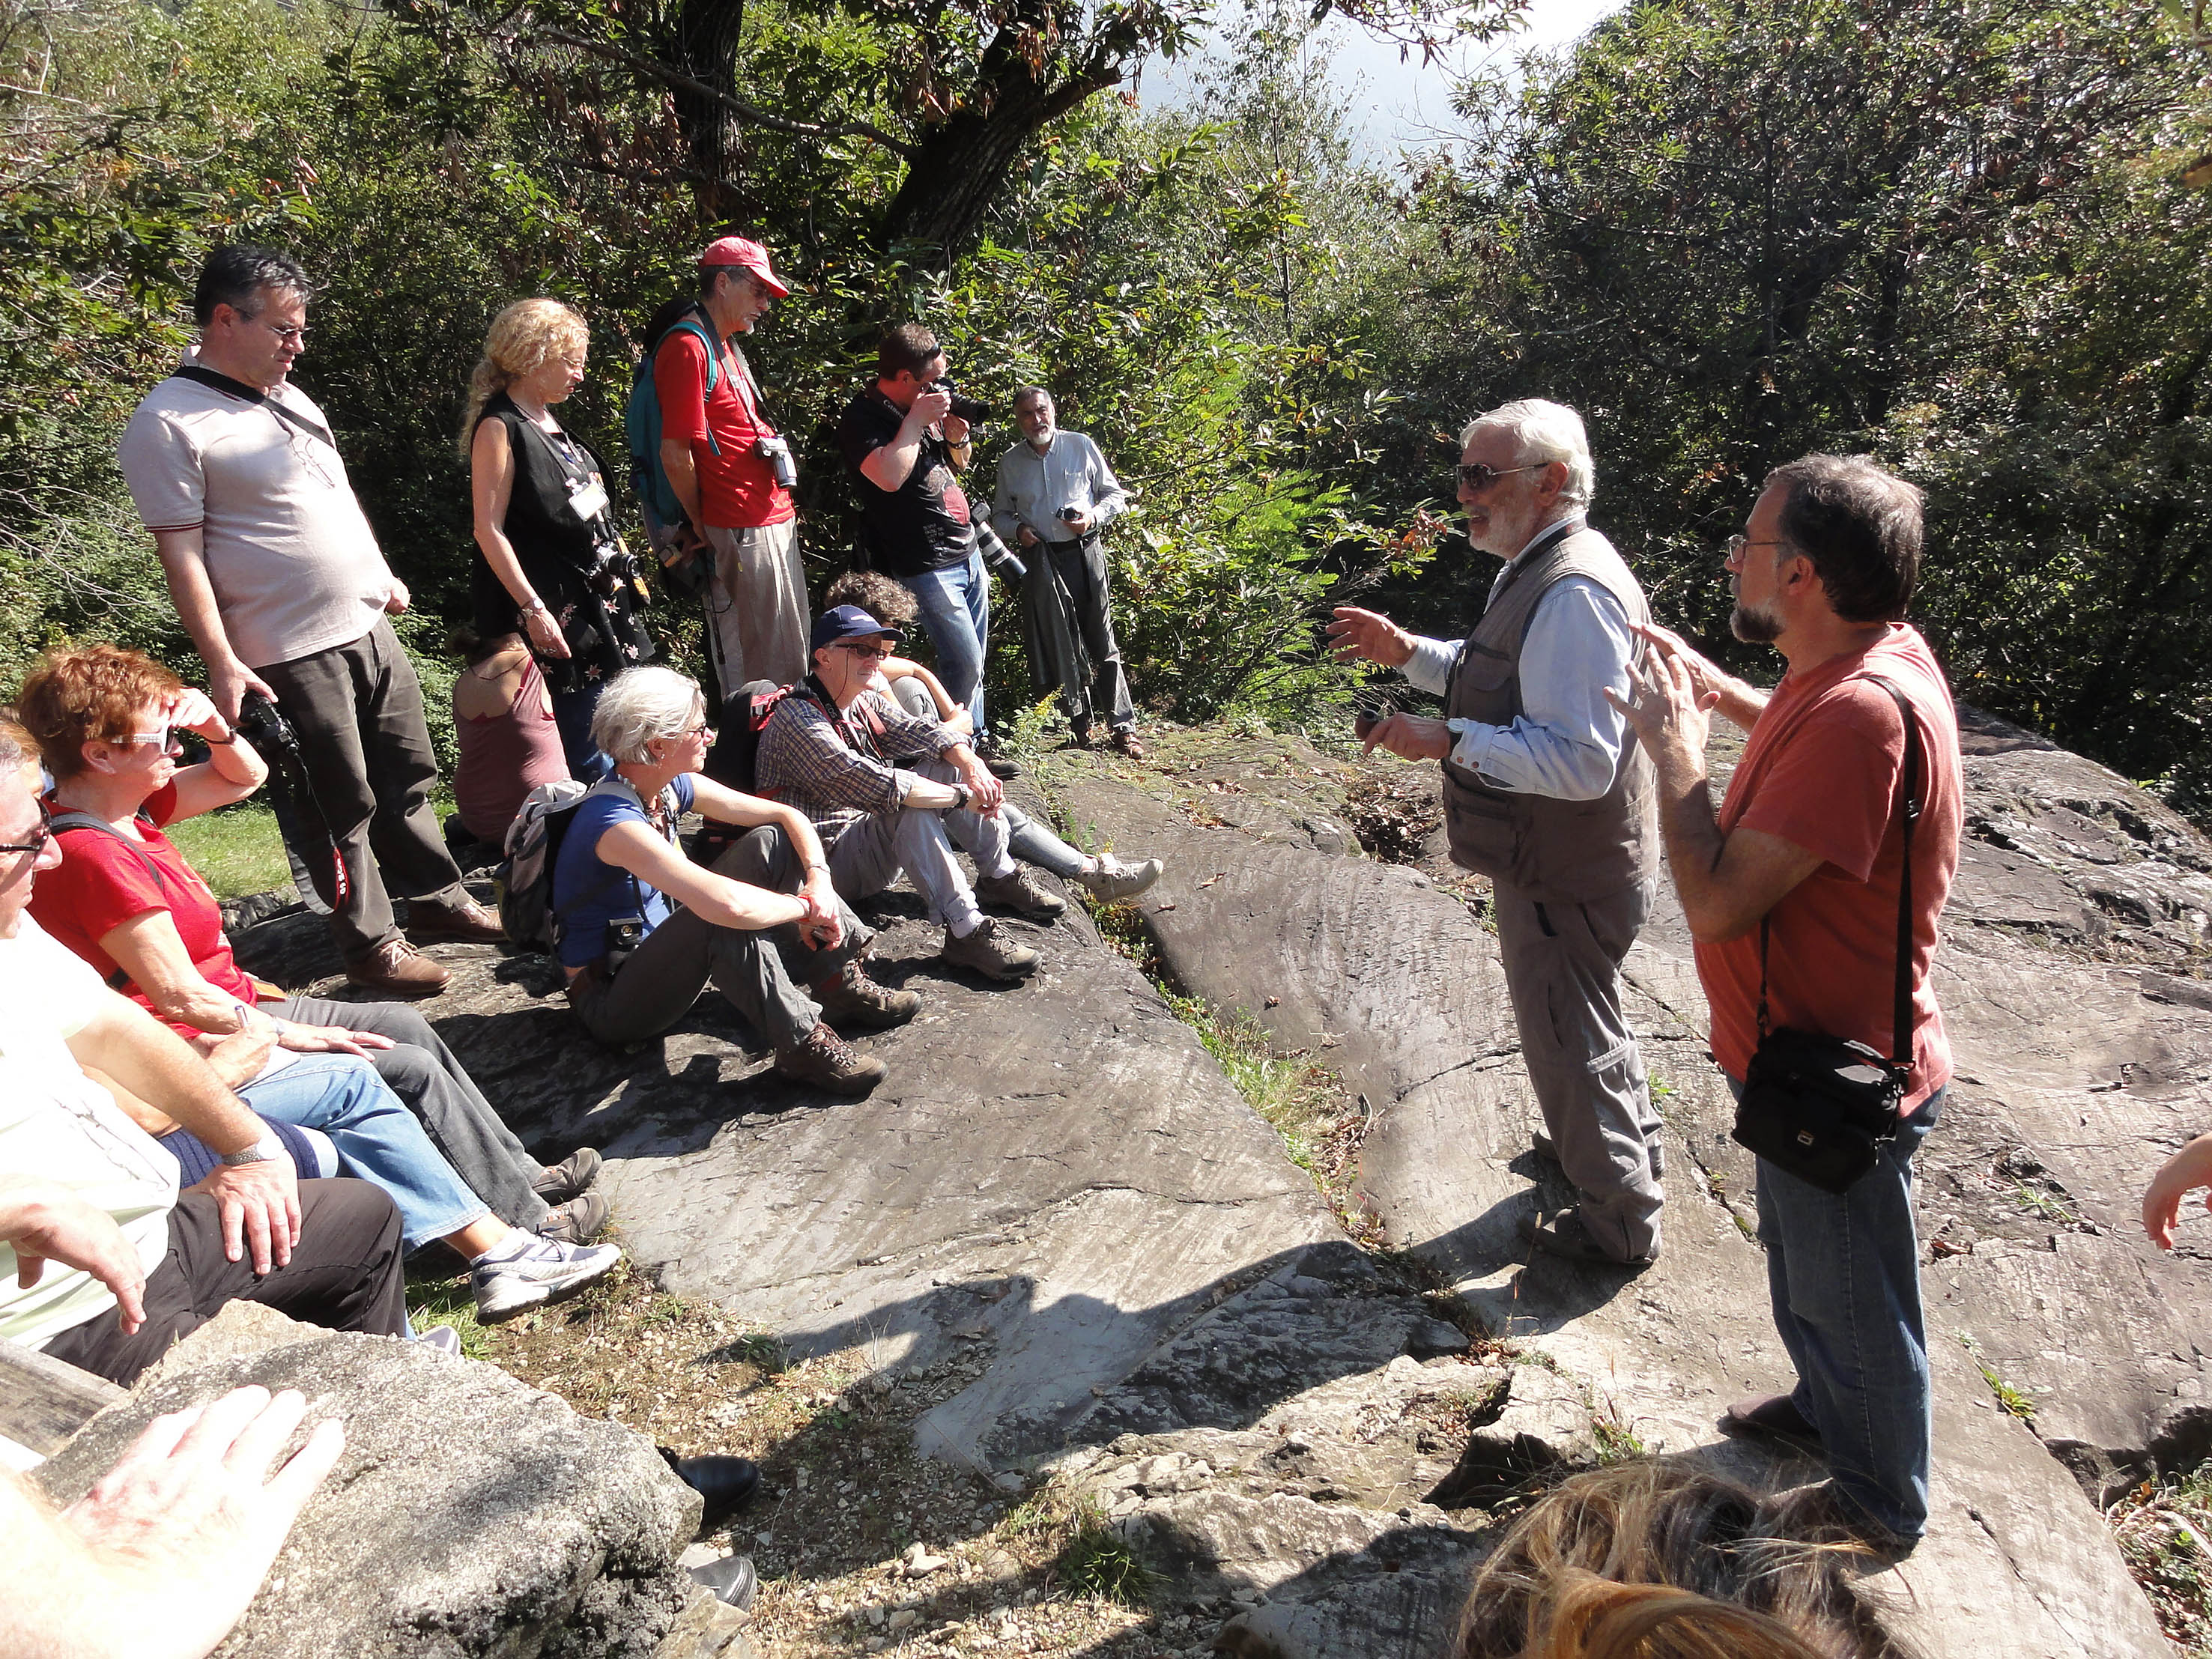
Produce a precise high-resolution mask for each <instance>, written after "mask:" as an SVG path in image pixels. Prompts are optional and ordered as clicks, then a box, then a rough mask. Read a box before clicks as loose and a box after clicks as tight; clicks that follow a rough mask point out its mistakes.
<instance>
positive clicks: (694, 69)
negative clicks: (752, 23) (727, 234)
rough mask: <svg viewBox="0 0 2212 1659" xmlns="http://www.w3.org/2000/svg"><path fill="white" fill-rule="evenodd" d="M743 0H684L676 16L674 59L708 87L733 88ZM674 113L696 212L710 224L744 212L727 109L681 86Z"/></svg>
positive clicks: (736, 144)
mask: <svg viewBox="0 0 2212 1659" xmlns="http://www.w3.org/2000/svg"><path fill="white" fill-rule="evenodd" d="M744 24H745V0H684V4H683V9H681V10H680V11H679V12H678V14H677V19H676V51H677V62H678V66H679V67H680V68H681V69H682V70H684V73H685V74H687V75H689V76H691V77H692V78H693V79H695V80H697V81H702V82H705V83H706V84H707V85H708V86H710V87H715V88H722V89H724V90H727V91H732V92H733V91H735V90H736V79H737V67H738V36H739V35H740V34H742V33H744ZM674 95H675V100H676V118H677V121H678V124H679V125H681V126H682V128H683V131H684V146H685V148H686V149H687V150H688V151H689V152H690V165H691V169H692V171H693V172H695V173H697V174H698V175H699V181H698V182H697V183H696V184H695V185H693V186H692V188H693V191H694V192H695V193H696V197H697V199H698V204H699V216H700V217H701V218H702V219H703V220H705V221H706V222H707V223H708V224H710V225H714V226H718V227H719V226H721V225H725V224H728V223H730V222H732V221H734V220H737V219H739V218H742V217H746V216H747V215H746V214H745V212H744V209H745V206H746V197H745V194H744V191H742V190H741V189H740V187H739V186H738V185H737V183H736V179H737V177H738V169H739V166H740V162H741V160H742V156H743V153H744V137H743V135H742V134H741V133H740V132H739V131H738V121H737V118H736V117H735V116H733V115H732V113H731V112H730V111H729V108H728V107H727V106H726V105H723V104H720V103H718V102H716V101H715V100H713V99H711V98H706V97H702V95H701V94H698V93H696V92H692V91H690V90H688V89H686V88H681V87H679V88H676V89H675V94H674Z"/></svg>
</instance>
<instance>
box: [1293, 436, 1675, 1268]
mask: <svg viewBox="0 0 2212 1659" xmlns="http://www.w3.org/2000/svg"><path fill="white" fill-rule="evenodd" d="M1460 446H1461V455H1460V465H1459V469H1458V494H1459V501H1460V504H1461V506H1462V507H1464V508H1465V509H1466V511H1467V517H1468V540H1470V541H1471V542H1472V543H1473V544H1474V545H1475V546H1476V547H1479V548H1480V549H1482V550H1484V551H1485V552H1487V553H1490V554H1492V555H1494V556H1497V557H1498V558H1500V559H1503V560H1504V562H1505V568H1504V569H1503V570H1501V571H1499V572H1498V576H1497V578H1496V580H1494V581H1492V583H1491V584H1490V589H1489V594H1488V598H1487V599H1486V603H1485V605H1484V608H1483V611H1482V614H1481V616H1480V618H1479V619H1478V620H1477V621H1476V623H1475V624H1474V629H1473V631H1472V632H1470V633H1469V634H1468V637H1467V639H1466V640H1465V641H1463V642H1461V643H1458V644H1454V643H1452V642H1450V641H1445V640H1432V639H1423V638H1420V637H1419V636H1417V635H1413V634H1409V633H1407V631H1406V630H1405V629H1402V628H1400V627H1398V626H1397V625H1396V624H1395V623H1392V622H1391V621H1390V620H1389V618H1388V617H1383V616H1380V615H1378V614H1376V612H1374V611H1361V610H1358V609H1356V608H1354V607H1352V606H1350V605H1345V606H1340V607H1339V608H1338V610H1337V611H1336V620H1335V621H1334V622H1333V623H1330V625H1329V629H1328V632H1329V637H1330V640H1331V641H1332V643H1334V645H1335V647H1337V656H1338V659H1339V660H1340V661H1344V662H1350V661H1353V660H1356V659H1362V658H1364V659H1367V660H1369V661H1371V662H1379V663H1383V664H1384V665H1388V666H1389V667H1393V668H1397V669H1400V670H1401V671H1403V672H1404V674H1405V676H1406V678H1407V679H1408V680H1410V681H1411V682H1412V683H1413V684H1414V685H1416V686H1418V687H1419V688H1421V689H1422V690H1427V691H1433V692H1437V693H1440V694H1441V695H1442V696H1443V699H1444V714H1443V718H1442V719H1431V718H1428V717H1425V716H1421V715H1414V714H1393V715H1391V716H1390V717H1389V719H1388V720H1383V721H1382V722H1381V723H1380V724H1379V725H1378V726H1376V728H1375V729H1374V731H1373V732H1371V733H1370V734H1369V737H1368V739H1367V744H1368V747H1369V748H1370V750H1372V749H1374V748H1376V747H1377V746H1378V745H1379V746H1380V747H1383V748H1385V749H1388V750H1390V752H1391V753H1392V754H1395V755H1398V756H1401V757H1404V758H1405V759H1407V760H1433V761H1438V762H1441V763H1443V801H1444V822H1445V825H1446V828H1447V830H1448V831H1449V836H1450V842H1451V855H1452V859H1453V861H1454V862H1455V863H1457V864H1458V865H1460V866H1462V867H1463V868H1465V869H1468V870H1473V871H1475V872H1479V873H1480V874H1483V875H1486V876H1488V877H1489V878H1491V883H1492V907H1493V912H1494V914H1495V915H1496V917H1497V921H1498V957H1499V961H1500V963H1501V965H1502V966H1503V967H1504V970H1505V983H1506V990H1507V993H1508V994H1509V995H1510V997H1511V998H1512V1000H1513V1010H1514V1015H1515V1018H1516V1021H1517V1023H1518V1024H1519V1026H1520V1032H1521V1049H1522V1059H1523V1060H1524V1061H1525V1062H1526V1063H1527V1065H1528V1077H1529V1081H1530V1083H1531V1084H1532V1085H1534V1091H1535V1095H1536V1103H1537V1105H1538V1107H1539V1108H1540V1109H1541V1111H1542V1113H1543V1115H1544V1124H1545V1129H1546V1131H1547V1133H1545V1134H1544V1135H1541V1136H1539V1137H1538V1139H1537V1150H1538V1151H1539V1152H1544V1153H1547V1154H1549V1155H1551V1156H1553V1157H1556V1158H1558V1159H1559V1164H1560V1165H1561V1167H1562V1168H1563V1169H1564V1170H1565V1172H1566V1175H1567V1178H1568V1179H1569V1180H1570V1181H1571V1182H1572V1183H1573V1184H1574V1187H1575V1191H1576V1199H1577V1202H1576V1204H1575V1206H1574V1207H1573V1208H1571V1209H1568V1210H1563V1211H1560V1212H1558V1213H1557V1214H1556V1215H1553V1216H1548V1217H1547V1216H1544V1215H1541V1214H1535V1215H1528V1216H1524V1217H1522V1221H1521V1233H1522V1237H1524V1238H1526V1239H1527V1240H1528V1242H1529V1243H1530V1244H1531V1245H1532V1246H1533V1247H1534V1249H1537V1250H1540V1251H1541V1252H1543V1253H1545V1254H1547V1255H1556V1256H1561V1257H1565V1258H1566V1259H1568V1260H1570V1261H1585V1262H1595V1263H1602V1264H1610V1265H1613V1266H1619V1267H1630V1268H1642V1267H1647V1266H1649V1265H1650V1263H1651V1262H1652V1261H1655V1260H1656V1259H1657V1256H1658V1254H1659V1211H1660V1207H1661V1206H1662V1203H1663V1202H1664V1195H1663V1194H1662V1192H1661V1191H1660V1187H1659V1176H1660V1172H1661V1170H1662V1165H1663V1163H1664V1157H1663V1154H1662V1151H1661V1146H1660V1139H1659V1130H1660V1122H1659V1117H1658V1114H1657V1113H1656V1112H1655V1111H1654V1110H1653V1109H1652V1107H1651V1097H1650V1090H1649V1089H1648V1088H1647V1087H1646V1085H1645V1082H1644V1063H1643V1060H1642V1059H1641V1057H1640V1056H1639V1055H1638V1053H1637V1048H1636V1037H1635V1034H1634V1033H1633V1032H1632V1031H1631V1030H1629V1029H1628V1025H1627V1022H1626V1018H1625V1017H1624V1015H1623V1013H1622V1011H1621V1006H1620V963H1621V959H1622V957H1625V956H1626V955H1627V953H1628V947H1629V946H1630V945H1632V944H1634V943H1635V940H1636V935H1637V933H1638V929H1640V928H1641V927H1643V925H1644V918H1645V916H1646V915H1648V914H1649V913H1650V907H1651V900H1652V896H1653V894H1654V891H1655V890H1656V878H1657V874H1658V864H1659V841H1658V826H1657V821H1656V797H1655V794H1654V791H1653V787H1652V773H1651V768H1650V763H1649V761H1648V760H1647V759H1646V758H1645V757H1644V755H1643V753H1642V752H1641V750H1639V748H1638V745H1637V744H1636V743H1635V741H1634V739H1633V738H1632V736H1631V735H1630V734H1629V733H1628V732H1627V729H1626V722H1625V720H1624V719H1623V717H1622V715H1621V713H1620V710H1619V709H1618V708H1614V707H1613V704H1612V702H1610V701H1609V700H1608V699H1607V696H1606V692H1607V690H1608V689H1610V690H1614V691H1617V692H1619V693H1620V695H1621V696H1623V697H1624V698H1625V697H1626V696H1627V693H1628V688H1629V669H1630V665H1632V664H1633V663H1635V662H1637V661H1638V659H1639V658H1640V654H1641V649H1642V646H1641V638H1640V635H1638V633H1637V631H1636V630H1637V629H1638V628H1639V627H1641V626H1642V625H1644V624H1645V623H1649V622H1650V611H1649V610H1648V609H1647V608H1646V606H1645V605H1644V592H1643V589H1642V588H1641V587H1639V586H1638V585H1637V581H1636V578H1635V576H1634V575H1633V574H1631V573H1630V571H1629V568H1628V567H1627V565H1626V564H1625V563H1624V562H1622V561H1621V558H1620V555H1619V554H1617V553H1616V552H1614V551H1613V546H1612V544H1610V543H1609V542H1607V540H1606V538H1604V537H1603V536H1601V535H1599V534H1598V533H1597V532H1595V531H1594V530H1592V529H1590V528H1589V525H1588V524H1587V523H1586V522H1585V520H1584V514H1585V513H1586V512H1587V510H1588V507H1589V499H1590V496H1591V495H1592V494H1593V493H1594V491H1595V470H1594V469H1593V467H1592V466H1591V465H1590V459H1589V440H1588V438H1587V437H1586V436H1585V435H1584V433H1583V422H1582V417H1581V416H1578V415H1577V414H1576V413H1575V411H1574V410H1571V409H1568V408H1565V406H1564V405H1562V404H1554V403H1547V402H1544V401H1543V400H1541V399H1537V398H1529V399H1525V400H1523V401H1521V402H1518V403H1511V404H1505V405H1504V407H1502V408H1499V409H1495V410H1491V411H1490V412H1489V413H1488V414H1486V415H1482V416H1477V417H1476V418H1475V419H1474V421H1472V422H1469V423H1468V427H1467V429H1466V430H1465V431H1464V432H1462V434H1461V435H1460Z"/></svg>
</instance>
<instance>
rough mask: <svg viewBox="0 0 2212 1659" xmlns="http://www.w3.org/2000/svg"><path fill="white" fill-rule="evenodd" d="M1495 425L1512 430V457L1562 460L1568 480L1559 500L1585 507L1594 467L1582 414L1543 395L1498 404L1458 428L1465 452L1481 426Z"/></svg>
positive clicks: (1593, 481) (1594, 479)
mask: <svg viewBox="0 0 2212 1659" xmlns="http://www.w3.org/2000/svg"><path fill="white" fill-rule="evenodd" d="M1486 426H1494V427H1498V428H1501V429H1502V430H1504V431H1506V432H1510V433H1511V434H1512V435H1513V454H1514V459H1516V461H1518V462H1520V463H1521V464H1522V465H1528V464H1529V463H1531V462H1536V461H1544V462H1550V461H1565V463H1566V464H1567V482H1566V485H1565V488H1564V489H1561V490H1560V491H1559V500H1560V501H1563V502H1565V504H1567V505H1568V506H1570V507H1588V506H1589V504H1590V498H1591V497H1592V496H1593V495H1596V494H1597V469H1596V467H1595V466H1593V465H1591V464H1590V453H1589V434H1588V433H1587V432H1585V431H1584V430H1583V417H1582V416H1579V415H1577V413H1575V411H1574V410H1571V409H1569V408H1568V407H1567V406H1566V405H1565V404H1555V403H1553V402H1551V401H1549V400H1548V399H1547V398H1516V399H1515V400H1514V401H1513V402H1511V403H1510V404H1498V407H1497V408H1495V409H1493V410H1491V411H1490V412H1489V413H1488V414H1486V415H1478V416H1475V417H1474V419H1473V420H1471V421H1469V422H1468V423H1467V425H1466V426H1465V427H1464V428H1462V430H1461V432H1460V435H1459V447H1460V448H1461V450H1462V452H1464V451H1465V450H1466V448H1467V447H1468V445H1469V444H1470V443H1472V442H1474V435H1475V434H1476V433H1477V432H1479V431H1480V430H1481V429H1482V428H1484V427H1486Z"/></svg>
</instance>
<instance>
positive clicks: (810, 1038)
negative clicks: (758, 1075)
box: [775, 1023, 884, 1095]
mask: <svg viewBox="0 0 2212 1659" xmlns="http://www.w3.org/2000/svg"><path fill="white" fill-rule="evenodd" d="M775 1074H776V1075H777V1076H778V1077H781V1078H787V1079H790V1080H791V1081H792V1082H793V1083H811V1084H812V1085H814V1086H815V1087H816V1088H817V1089H821V1090H824V1091H827V1092H829V1093H830V1094H833V1095H864V1094H866V1093H867V1092H868V1091H869V1090H871V1089H872V1088H874V1087H875V1086H876V1085H878V1083H881V1082H882V1081H883V1080H884V1063H883V1061H881V1060H878V1059H876V1058H875V1056H873V1055H872V1054H859V1053H856V1052H854V1049H853V1048H850V1047H849V1046H848V1044H847V1043H846V1042H845V1039H844V1038H842V1037H841V1036H838V1035H837V1034H836V1032H835V1031H833V1030H830V1029H829V1027H828V1026H827V1025H823V1024H818V1023H817V1024H816V1026H815V1027H814V1029H813V1030H812V1031H811V1032H809V1033H808V1034H807V1036H805V1038H804V1039H802V1040H801V1041H799V1042H796V1043H794V1044H793V1045H792V1046H791V1047H790V1048H779V1049H777V1050H776V1051H775Z"/></svg>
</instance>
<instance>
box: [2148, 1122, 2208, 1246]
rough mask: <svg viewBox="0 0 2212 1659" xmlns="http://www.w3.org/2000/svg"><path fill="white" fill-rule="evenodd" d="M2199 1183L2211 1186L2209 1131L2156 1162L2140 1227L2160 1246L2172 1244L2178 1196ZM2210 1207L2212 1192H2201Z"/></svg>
mask: <svg viewBox="0 0 2212 1659" xmlns="http://www.w3.org/2000/svg"><path fill="white" fill-rule="evenodd" d="M2199 1187H2212V1134H2203V1135H2199V1136H2197V1139H2194V1140H2192V1141H2191V1142H2190V1143H2189V1144H2188V1145H2187V1146H2184V1147H2183V1148H2182V1149H2181V1150H2180V1151H2179V1152H2176V1153H2175V1154H2174V1155H2173V1156H2172V1158H2168V1159H2166V1162H2165V1163H2163V1164H2160V1165H2159V1166H2158V1173H2157V1174H2156V1175H2154V1176H2152V1177H2151V1178H2150V1189H2149V1190H2148V1192H2146V1193H2144V1194H2143V1201H2142V1221H2143V1231H2145V1232H2147V1233H2148V1234H2149V1235H2150V1242H2151V1243H2154V1244H2155V1245H2157V1246H2158V1248H2159V1249H2161V1250H2170V1249H2172V1248H2173V1230H2174V1228H2175V1227H2176V1226H2178V1225H2179V1224H2180V1221H2181V1200H2183V1199H2184V1198H2185V1197H2186V1196H2187V1195H2188V1194H2190V1193H2191V1192H2193V1191H2195V1190H2196V1189H2197V1188H2199ZM2204 1207H2205V1208H2206V1209H2208V1210H2212V1192H2208V1193H2207V1194H2205V1195H2204Z"/></svg>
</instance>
